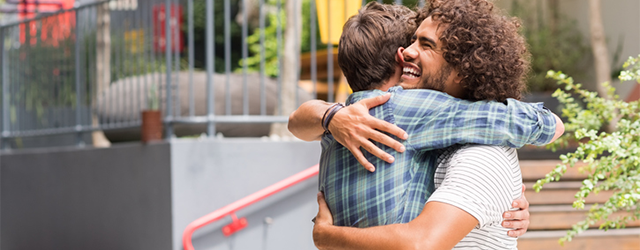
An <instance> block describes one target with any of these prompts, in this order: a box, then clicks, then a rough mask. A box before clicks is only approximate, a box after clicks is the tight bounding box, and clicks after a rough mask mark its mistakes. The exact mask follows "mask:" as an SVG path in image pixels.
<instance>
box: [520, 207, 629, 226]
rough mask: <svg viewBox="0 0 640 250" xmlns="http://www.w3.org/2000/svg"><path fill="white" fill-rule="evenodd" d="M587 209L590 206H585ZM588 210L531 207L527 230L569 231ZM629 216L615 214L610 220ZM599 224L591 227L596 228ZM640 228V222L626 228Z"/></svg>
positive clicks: (624, 213) (584, 216)
mask: <svg viewBox="0 0 640 250" xmlns="http://www.w3.org/2000/svg"><path fill="white" fill-rule="evenodd" d="M586 207H587V209H588V208H589V207H590V205H587V206H586ZM587 211H588V210H577V209H575V208H573V207H572V206H571V205H555V206H531V207H529V212H530V213H531V217H530V221H531V223H530V224H529V230H531V231H535V230H562V229H569V228H571V226H572V225H573V224H575V223H577V222H579V221H581V220H584V219H585V218H586V217H587V216H586V215H587ZM625 215H630V213H627V212H617V213H614V214H612V215H611V217H610V218H616V217H618V216H625ZM599 225H600V224H596V225H593V226H591V227H592V228H597V227H598V226H599ZM631 227H640V221H632V222H629V223H628V224H627V228H631Z"/></svg>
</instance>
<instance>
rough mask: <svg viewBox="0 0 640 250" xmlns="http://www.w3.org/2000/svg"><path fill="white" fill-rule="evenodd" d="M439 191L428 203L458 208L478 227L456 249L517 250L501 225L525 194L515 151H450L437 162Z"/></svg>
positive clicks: (497, 148)
mask: <svg viewBox="0 0 640 250" xmlns="http://www.w3.org/2000/svg"><path fill="white" fill-rule="evenodd" d="M435 187H436V191H435V192H434V193H433V194H432V195H431V197H430V198H429V200H428V201H427V203H428V202H431V201H438V202H442V203H447V204H450V205H453V206H456V207H458V208H460V209H462V210H464V211H466V212H467V213H469V214H471V215H472V216H473V217H475V218H476V219H477V220H478V225H477V226H476V228H474V229H473V230H472V231H471V232H470V233H469V234H468V235H467V236H466V237H464V239H462V240H461V241H460V242H459V243H458V244H457V245H456V246H455V247H454V249H517V239H516V238H513V237H509V236H507V231H508V230H510V229H508V228H504V227H502V226H501V223H502V220H503V219H502V214H503V213H504V212H505V211H507V210H509V209H511V203H512V202H513V200H515V199H517V198H519V197H520V196H521V195H522V174H521V172H520V165H519V163H518V156H517V154H516V150H515V149H513V148H508V147H500V146H488V145H462V146H455V147H451V148H449V149H447V150H446V151H445V152H444V153H443V154H442V155H441V156H440V157H439V159H438V168H437V169H436V173H435Z"/></svg>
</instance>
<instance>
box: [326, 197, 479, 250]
mask: <svg viewBox="0 0 640 250" xmlns="http://www.w3.org/2000/svg"><path fill="white" fill-rule="evenodd" d="M318 205H319V206H320V208H319V211H318V216H317V217H316V224H315V226H314V228H313V240H314V242H315V244H316V247H318V249H379V250H384V249H394V250H396V249H400V250H402V249H434V250H439V249H451V248H453V247H454V246H455V245H456V244H457V243H458V242H459V241H460V240H462V238H464V236H466V235H467V234H468V233H469V232H471V230H472V229H473V228H474V227H475V226H476V225H477V224H478V220H476V219H475V218H474V217H473V216H471V215H470V214H468V213H467V212H465V211H463V210H461V209H459V208H457V207H455V206H452V205H449V204H445V203H440V202H429V203H427V204H426V205H425V207H424V209H423V210H422V212H421V213H420V215H419V216H418V217H417V218H416V219H414V220H412V221H411V222H409V223H407V224H392V225H385V226H378V227H370V228H352V227H338V226H333V225H332V221H333V219H332V218H331V213H330V212H329V208H328V207H327V204H326V203H325V201H324V197H323V196H322V194H321V193H319V194H318Z"/></svg>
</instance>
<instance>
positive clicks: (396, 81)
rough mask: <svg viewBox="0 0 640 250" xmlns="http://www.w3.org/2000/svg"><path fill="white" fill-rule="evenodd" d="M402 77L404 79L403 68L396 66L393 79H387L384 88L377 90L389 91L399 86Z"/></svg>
mask: <svg viewBox="0 0 640 250" xmlns="http://www.w3.org/2000/svg"><path fill="white" fill-rule="evenodd" d="M400 77H402V67H400V66H396V71H395V73H393V75H391V77H389V79H387V80H386V81H385V82H384V83H383V84H382V86H380V87H378V88H377V89H379V90H382V91H387V90H389V88H391V87H393V86H397V85H398V84H399V83H400Z"/></svg>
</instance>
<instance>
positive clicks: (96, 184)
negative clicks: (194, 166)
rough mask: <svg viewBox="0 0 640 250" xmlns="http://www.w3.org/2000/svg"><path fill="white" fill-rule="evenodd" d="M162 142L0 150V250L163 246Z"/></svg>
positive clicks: (166, 214)
mask: <svg viewBox="0 0 640 250" xmlns="http://www.w3.org/2000/svg"><path fill="white" fill-rule="evenodd" d="M170 174H171V171H170V146H169V144H166V143H164V144H153V145H149V146H142V145H140V144H128V145H117V146H114V147H112V148H108V149H76V148H70V149H47V150H30V151H22V152H18V153H3V154H2V165H1V166H0V191H1V194H0V199H1V201H0V248H2V249H3V250H10V249H105V250H111V249H150V250H151V249H170V247H169V246H170V244H171V220H170V217H171V196H170V195H169V194H170V192H171V191H170V190H171V186H170V184H171V183H170V181H171V176H170Z"/></svg>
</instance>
